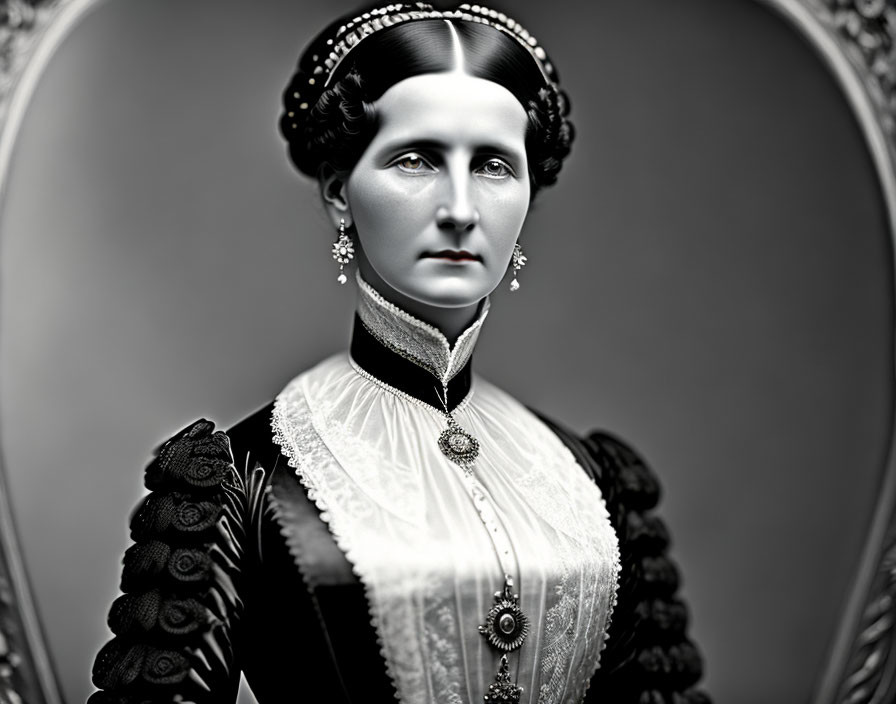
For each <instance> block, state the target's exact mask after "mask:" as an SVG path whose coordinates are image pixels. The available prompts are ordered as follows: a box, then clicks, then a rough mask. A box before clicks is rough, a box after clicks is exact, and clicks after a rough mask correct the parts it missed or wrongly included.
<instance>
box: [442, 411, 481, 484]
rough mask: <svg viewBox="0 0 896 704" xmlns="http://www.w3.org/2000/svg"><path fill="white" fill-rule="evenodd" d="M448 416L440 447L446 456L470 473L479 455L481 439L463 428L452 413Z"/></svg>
mask: <svg viewBox="0 0 896 704" xmlns="http://www.w3.org/2000/svg"><path fill="white" fill-rule="evenodd" d="M446 417H447V418H448V427H447V428H445V430H443V431H442V434H441V435H439V449H440V450H441V451H442V454H443V455H445V457H447V458H448V459H449V460H451V461H452V462H455V463H457V464H459V465H460V466H461V467H463V468H464V471H465V472H468V473H469V472H471V471H472V465H473V462H475V461H476V458H477V457H478V456H479V441H478V440H477V439H476V438H474V437H473V436H472V435H470V434H469V433H468V432H467V431H466V430H464V429H463V428H461V427H460V426H459V425H458V424H457V421H456V420H454V418H452V417H451V416H450V415H449V416H446Z"/></svg>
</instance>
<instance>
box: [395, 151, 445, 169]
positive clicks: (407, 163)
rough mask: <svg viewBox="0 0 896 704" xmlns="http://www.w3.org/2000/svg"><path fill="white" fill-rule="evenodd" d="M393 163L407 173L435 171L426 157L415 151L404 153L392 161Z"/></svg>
mask: <svg viewBox="0 0 896 704" xmlns="http://www.w3.org/2000/svg"><path fill="white" fill-rule="evenodd" d="M392 165H394V166H397V167H398V168H399V169H401V170H402V171H404V172H405V173H407V174H428V173H432V172H433V171H435V169H434V168H433V167H432V166H431V165H430V164H429V162H428V161H426V159H424V158H423V157H422V156H420V155H419V154H417V153H415V152H411V153H409V154H404V155H403V156H400V157H399V158H398V159H396V160H395V161H393V162H392Z"/></svg>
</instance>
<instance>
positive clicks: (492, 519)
mask: <svg viewBox="0 0 896 704" xmlns="http://www.w3.org/2000/svg"><path fill="white" fill-rule="evenodd" d="M351 364H352V366H353V367H354V369H355V371H356V372H358V374H360V375H361V376H362V377H364V378H365V379H367V380H369V381H371V382H373V383H374V384H377V385H378V386H380V387H382V388H384V389H386V390H388V391H391V392H392V393H394V394H396V395H397V396H400V397H402V398H404V399H406V400H407V401H409V402H411V403H414V404H416V405H418V406H421V407H422V408H427V409H429V410H430V411H435V412H436V413H438V414H439V415H441V416H443V417H444V418H445V420H446V422H447V427H446V428H445V429H444V430H443V431H442V432H441V433H440V434H439V437H438V439H437V442H438V445H439V449H440V450H441V451H442V453H443V454H444V455H445V456H446V457H447V458H448V459H449V460H451V461H452V462H454V463H455V464H457V465H458V466H459V467H460V468H461V469H462V470H463V479H464V484H465V486H466V487H467V491H468V492H469V493H470V496H471V498H472V500H473V505H474V506H475V507H476V512H477V513H478V514H479V519H480V520H481V521H482V523H483V525H484V526H485V528H486V532H487V533H488V536H489V539H490V540H491V543H492V547H493V548H494V550H495V555H496V556H497V558H498V563H499V564H500V566H501V569H502V571H503V573H504V586H503V588H502V589H500V590H498V591H496V592H495V593H494V603H493V604H492V607H491V608H490V609H489V611H488V613H487V614H486V616H485V621H484V623H483V624H482V625H480V626H479V633H480V634H482V636H483V637H485V639H486V640H487V641H488V643H489V645H490V646H492V647H493V648H495V649H496V650H500V651H501V661H500V663H499V665H498V672H497V674H496V675H495V681H494V682H492V684H490V685H489V686H488V691H487V692H486V693H485V695H484V696H483V698H482V699H483V702H484V703H485V704H519V702H520V699H521V697H522V694H523V688H522V687H520V686H519V685H517V684H515V683H514V682H513V681H512V679H511V677H510V667H509V664H508V661H507V653H510V652H513V651H514V650H518V649H519V648H520V647H521V646H522V645H523V642H524V641H525V640H526V636H527V635H528V634H529V619H528V617H527V616H526V614H525V613H523V610H522V609H521V608H520V596H519V594H518V593H515V592H514V591H513V588H514V582H513V577H512V576H511V575H510V572H511V570H510V569H509V567H508V565H507V564H506V563H505V558H507V559H508V560H509V558H510V557H511V553H512V551H513V548H512V546H511V544H510V539H509V538H508V536H507V533H506V532H505V531H504V529H503V526H502V525H501V523H500V520H499V519H498V517H497V515H496V514H495V512H494V508H493V507H492V505H491V503H490V502H489V500H488V499H487V497H486V495H485V492H484V491H483V489H482V487H481V484H480V483H479V481H478V480H477V479H476V477H475V475H474V473H473V469H474V463H475V461H476V458H477V457H478V456H479V441H478V440H477V439H476V438H475V437H473V435H471V434H470V433H468V432H467V431H466V430H464V429H463V428H462V427H461V426H460V424H459V423H458V422H457V420H456V419H455V418H454V416H453V415H452V412H451V411H449V410H448V402H447V399H448V388H447V385H446V384H443V385H442V393H441V394H439V393H438V389H437V394H436V395H437V396H439V399H440V401H441V402H442V406H443V408H441V409H440V408H434V407H433V406H431V405H430V404H428V403H426V402H424V401H421V400H419V399H417V398H415V397H413V396H411V395H410V394H406V393H405V392H403V391H401V390H400V389H396V388H395V387H394V386H391V385H389V384H387V383H385V382H384V381H382V380H381V379H378V378H377V377H375V376H373V375H372V374H369V373H368V372H366V371H365V370H364V369H362V368H361V367H360V366H359V365H358V364H357V363H356V362H355V361H354V360H351ZM468 398H469V397H468ZM462 405H463V402H462V403H461V405H460V406H458V407H457V408H455V409H454V410H458V408H460V407H461V406H462ZM499 543H502V545H499Z"/></svg>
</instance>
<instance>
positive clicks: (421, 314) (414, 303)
mask: <svg viewBox="0 0 896 704" xmlns="http://www.w3.org/2000/svg"><path fill="white" fill-rule="evenodd" d="M359 265H360V271H361V276H362V277H363V278H364V280H365V281H366V282H367V283H368V284H370V285H371V286H372V287H373V288H374V289H375V290H376V292H377V293H379V294H380V295H381V296H382V297H383V298H385V299H386V300H387V301H389V303H392V304H393V305H396V306H398V307H399V308H401V309H402V310H404V311H407V312H408V313H410V314H411V315H413V316H414V317H415V318H419V319H420V320H422V321H423V322H424V323H428V324H429V325H432V326H433V327H434V328H436V329H437V330H439V331H440V332H441V333H442V334H443V335H444V336H445V338H446V339H447V340H448V342H449V343H450V344H451V345H452V346H453V345H454V343H455V342H457V338H458V337H460V335H461V333H463V331H464V330H466V329H467V328H468V327H470V324H471V323H472V322H473V321H474V320H475V319H476V317H477V316H478V314H479V308H480V304H481V301H477V302H476V303H472V304H470V305H467V306H459V307H456V308H446V307H444V306H433V305H428V304H426V303H422V302H421V301H418V300H416V299H414V298H411V297H409V296H406V295H404V294H403V293H401V292H400V291H396V290H395V289H394V288H392V287H391V286H389V285H388V284H387V283H386V282H385V281H383V280H382V278H381V277H380V276H379V274H377V273H376V271H374V269H373V267H371V266H370V265H369V264H367V263H366V262H359Z"/></svg>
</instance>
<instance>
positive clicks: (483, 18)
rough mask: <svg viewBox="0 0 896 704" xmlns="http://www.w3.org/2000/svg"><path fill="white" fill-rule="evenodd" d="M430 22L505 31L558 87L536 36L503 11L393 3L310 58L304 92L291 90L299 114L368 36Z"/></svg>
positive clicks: (343, 29) (358, 20)
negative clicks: (458, 22)
mask: <svg viewBox="0 0 896 704" xmlns="http://www.w3.org/2000/svg"><path fill="white" fill-rule="evenodd" d="M429 19H443V20H461V21H463V22H476V23H478V24H484V25H487V26H489V27H493V28H494V29H497V30H498V31H501V32H504V33H505V34H507V35H509V36H511V37H513V38H514V39H515V40H516V41H518V42H519V43H520V45H522V46H523V47H524V48H525V49H526V50H527V51H528V52H529V53H530V54H531V55H532V57H533V58H534V59H535V63H536V64H537V65H538V68H539V70H540V71H541V74H542V76H544V80H545V83H546V84H547V85H556V83H557V73H556V71H555V70H554V67H553V65H552V64H551V62H550V61H549V60H548V57H547V54H546V53H545V50H544V49H543V48H542V47H541V46H540V45H539V44H538V41H537V40H536V39H535V37H533V36H532V35H531V34H529V32H527V31H526V30H525V29H524V28H523V27H522V26H521V25H520V24H519V23H518V22H516V21H515V20H513V19H511V18H510V17H508V16H507V15H505V14H504V13H503V12H497V11H496V10H491V9H489V8H487V7H483V6H482V5H468V4H463V5H459V6H458V7H457V9H455V10H435V9H433V7H432V5H429V4H427V3H422V2H418V3H413V4H392V5H386V6H385V7H379V8H376V9H373V10H370V11H368V12H364V13H362V14H361V15H359V16H357V17H355V18H354V19H352V20H351V21H349V22H346V23H345V24H343V25H341V26H340V27H339V28H338V29H337V30H336V32H335V35H334V36H332V37H330V38H328V39H327V40H326V42H325V43H324V44H320V45H319V47H320V48H319V50H318V52H317V53H314V54H312V55H311V57H310V59H311V62H312V64H311V66H308V67H307V68H306V67H304V66H303V67H302V68H305V71H303V73H305V74H306V77H307V83H306V86H305V89H304V90H301V87H300V86H293V88H292V90H293V93H292V96H291V97H292V98H294V99H295V100H296V101H299V100H301V102H299V103H298V105H297V106H296V107H297V108H298V109H299V110H300V111H306V110H310V109H311V108H312V107H313V106H314V104H315V103H316V102H317V98H318V97H320V95H321V93H323V91H324V90H325V89H326V88H327V87H328V86H329V84H330V81H331V80H332V79H333V77H334V76H335V75H336V74H337V71H338V68H339V66H340V65H341V64H342V62H343V61H344V60H345V59H346V57H347V56H348V55H349V54H351V52H352V51H353V50H354V49H356V48H357V47H358V46H359V45H360V44H361V42H363V41H364V39H366V38H367V37H369V36H371V35H372V34H376V33H377V32H379V31H380V30H383V29H387V28H388V27H392V26H394V25H397V24H401V23H403V22H412V21H414V20H429ZM303 63H304V62H303ZM300 91H301V92H300ZM289 116H290V117H293V114H292V113H290V114H289ZM295 127H296V125H293V128H294V129H295Z"/></svg>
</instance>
